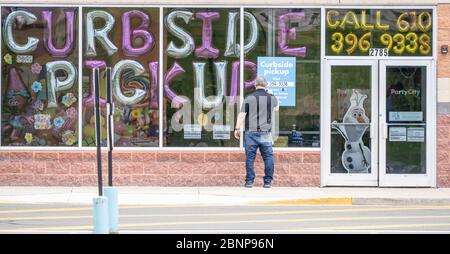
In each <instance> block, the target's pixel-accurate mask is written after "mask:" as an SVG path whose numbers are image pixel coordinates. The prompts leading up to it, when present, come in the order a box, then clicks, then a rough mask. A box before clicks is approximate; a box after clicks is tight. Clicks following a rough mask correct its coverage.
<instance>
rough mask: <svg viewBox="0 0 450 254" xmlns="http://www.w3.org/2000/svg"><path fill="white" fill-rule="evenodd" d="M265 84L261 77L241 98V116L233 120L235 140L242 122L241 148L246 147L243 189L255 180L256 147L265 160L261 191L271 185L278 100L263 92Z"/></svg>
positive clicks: (251, 184) (249, 186) (238, 135)
mask: <svg viewBox="0 0 450 254" xmlns="http://www.w3.org/2000/svg"><path fill="white" fill-rule="evenodd" d="M266 87H267V82H266V80H265V79H264V78H262V77H258V78H257V79H256V83H255V88H256V90H255V91H254V92H253V93H251V94H249V95H248V96H247V97H245V99H244V103H243V104H242V106H241V110H240V113H239V115H238V118H237V120H236V128H235V131H234V137H235V138H236V139H239V138H240V136H241V132H240V131H241V126H242V123H243V121H244V119H245V132H244V147H245V156H246V160H245V168H246V173H247V175H246V177H245V187H246V188H251V187H252V186H253V181H254V180H255V167H254V162H255V157H256V151H257V150H258V148H259V151H260V152H261V156H262V158H263V160H264V174H265V176H264V186H263V187H264V188H270V187H271V186H272V180H273V172H274V159H273V151H272V133H271V128H272V111H274V110H278V100H277V98H276V97H275V96H273V95H272V94H271V93H269V92H267V91H266Z"/></svg>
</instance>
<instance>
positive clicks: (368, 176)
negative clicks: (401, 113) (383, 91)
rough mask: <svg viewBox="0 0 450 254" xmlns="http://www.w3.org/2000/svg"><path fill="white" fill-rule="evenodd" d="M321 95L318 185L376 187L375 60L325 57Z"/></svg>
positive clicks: (376, 110)
mask: <svg viewBox="0 0 450 254" xmlns="http://www.w3.org/2000/svg"><path fill="white" fill-rule="evenodd" d="M323 97H324V98H323V99H324V105H327V106H326V108H325V109H324V111H323V114H322V115H323V116H324V126H323V128H322V130H323V133H324V139H325V140H324V142H323V143H322V144H330V145H326V146H324V147H323V150H322V154H323V155H324V156H327V157H326V158H324V159H323V160H322V163H321V164H322V177H323V179H322V185H327V186H377V185H378V144H377V139H378V128H376V127H375V126H378V125H377V124H378V61H377V60H358V61H355V60H327V61H326V62H325V87H324V91H323ZM324 156H323V157H324Z"/></svg>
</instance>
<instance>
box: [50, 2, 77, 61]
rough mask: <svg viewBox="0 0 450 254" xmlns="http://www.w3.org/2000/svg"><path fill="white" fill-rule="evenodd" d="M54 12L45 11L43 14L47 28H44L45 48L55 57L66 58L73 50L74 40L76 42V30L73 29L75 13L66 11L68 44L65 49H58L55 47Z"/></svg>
mask: <svg viewBox="0 0 450 254" xmlns="http://www.w3.org/2000/svg"><path fill="white" fill-rule="evenodd" d="M52 16H53V11H43V12H42V19H43V20H44V25H45V26H46V28H44V46H45V48H46V49H47V51H48V52H49V53H50V54H51V55H52V56H53V57H66V56H68V55H69V54H70V53H71V52H72V50H73V45H74V43H73V40H74V29H73V22H74V16H75V13H74V12H73V11H66V34H67V35H66V43H65V45H64V47H63V48H60V49H58V48H56V47H55V45H53V30H52V27H53V19H52Z"/></svg>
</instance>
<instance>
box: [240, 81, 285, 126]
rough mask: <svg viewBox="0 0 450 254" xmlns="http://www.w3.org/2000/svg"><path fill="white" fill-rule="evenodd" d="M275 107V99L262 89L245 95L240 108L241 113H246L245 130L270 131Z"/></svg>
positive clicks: (276, 103) (276, 102)
mask: <svg viewBox="0 0 450 254" xmlns="http://www.w3.org/2000/svg"><path fill="white" fill-rule="evenodd" d="M277 106H278V100H277V98H276V97H275V96H273V95H271V94H269V93H267V92H266V91H265V90H263V89H256V90H255V91H254V92H253V93H251V94H249V95H247V96H246V97H245V99H244V103H242V107H241V112H244V113H246V116H245V130H246V131H271V127H272V112H273V109H274V108H275V107H277Z"/></svg>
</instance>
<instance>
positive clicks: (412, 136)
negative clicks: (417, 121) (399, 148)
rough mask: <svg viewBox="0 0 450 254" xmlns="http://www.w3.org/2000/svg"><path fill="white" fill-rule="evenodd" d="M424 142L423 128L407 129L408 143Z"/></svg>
mask: <svg viewBox="0 0 450 254" xmlns="http://www.w3.org/2000/svg"><path fill="white" fill-rule="evenodd" d="M424 141H425V128H423V127H410V128H408V142H424Z"/></svg>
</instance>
